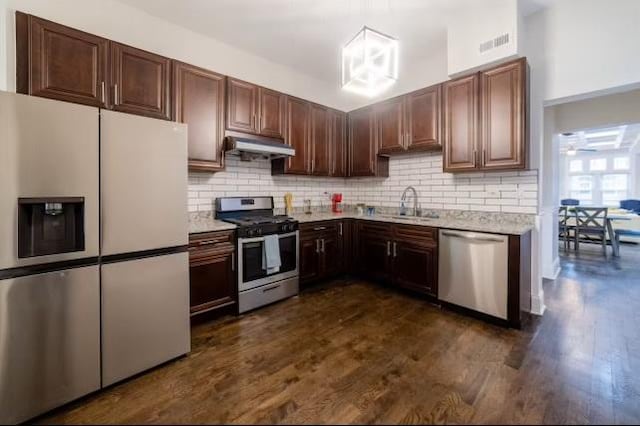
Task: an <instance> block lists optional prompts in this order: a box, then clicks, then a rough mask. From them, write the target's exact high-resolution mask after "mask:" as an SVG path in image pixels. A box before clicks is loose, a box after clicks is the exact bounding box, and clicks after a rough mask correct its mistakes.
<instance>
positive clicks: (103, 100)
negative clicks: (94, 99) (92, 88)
mask: <svg viewBox="0 0 640 426" xmlns="http://www.w3.org/2000/svg"><path fill="white" fill-rule="evenodd" d="M104 91H105V88H104V81H103V82H102V83H100V100H102V105H104V104H105V96H104V95H105V93H104Z"/></svg>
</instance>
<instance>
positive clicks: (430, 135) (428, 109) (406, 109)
mask: <svg viewBox="0 0 640 426" xmlns="http://www.w3.org/2000/svg"><path fill="white" fill-rule="evenodd" d="M375 110H376V130H377V137H378V154H383V155H389V154H394V153H399V152H406V151H436V150H441V149H442V139H441V124H442V119H441V116H442V88H441V86H440V85H437V86H433V87H428V88H426V89H422V90H419V91H417V92H412V93H409V94H407V95H404V96H400V97H397V98H393V99H390V100H388V101H383V102H381V103H379V104H376V105H375Z"/></svg>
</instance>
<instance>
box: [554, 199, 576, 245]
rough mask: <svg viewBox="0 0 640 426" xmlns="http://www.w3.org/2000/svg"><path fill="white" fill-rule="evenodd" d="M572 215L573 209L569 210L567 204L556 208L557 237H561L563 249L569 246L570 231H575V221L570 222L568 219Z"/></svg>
mask: <svg viewBox="0 0 640 426" xmlns="http://www.w3.org/2000/svg"><path fill="white" fill-rule="evenodd" d="M574 217H575V210H573V209H572V211H569V208H568V207H567V206H561V207H560V208H559V209H558V237H559V238H561V239H562V242H563V245H564V250H565V251H567V250H569V249H570V248H571V238H573V237H572V236H571V232H572V231H573V232H575V221H574V223H570V222H569V220H570V219H572V218H574Z"/></svg>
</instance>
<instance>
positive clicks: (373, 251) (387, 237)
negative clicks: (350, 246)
mask: <svg viewBox="0 0 640 426" xmlns="http://www.w3.org/2000/svg"><path fill="white" fill-rule="evenodd" d="M357 226H358V231H357V234H358V240H357V244H356V264H357V266H356V270H357V271H358V273H359V274H360V275H362V276H364V277H367V278H370V279H373V280H376V281H387V280H388V279H389V278H390V277H391V262H390V259H391V239H392V237H391V225H388V224H383V223H372V222H359V223H358V225H357Z"/></svg>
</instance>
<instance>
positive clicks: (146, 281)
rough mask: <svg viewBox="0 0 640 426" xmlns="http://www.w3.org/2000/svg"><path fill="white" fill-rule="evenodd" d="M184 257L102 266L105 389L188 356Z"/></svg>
mask: <svg viewBox="0 0 640 426" xmlns="http://www.w3.org/2000/svg"><path fill="white" fill-rule="evenodd" d="M188 269H189V259H188V254H187V253H186V252H183V253H178V254H172V255H166V256H157V257H149V258H144V259H138V260H130V261H126V262H118V263H110V264H106V265H102V384H103V386H108V385H110V384H112V383H115V382H118V381H120V380H123V379H126V378H127V377H130V376H132V375H134V374H136V373H139V372H141V371H144V370H147V369H149V368H151V367H154V366H156V365H159V364H161V363H163V362H165V361H168V360H170V359H173V358H176V357H178V356H180V355H183V354H185V353H187V352H189V351H190V348H191V336H190V326H189V271H188Z"/></svg>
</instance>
